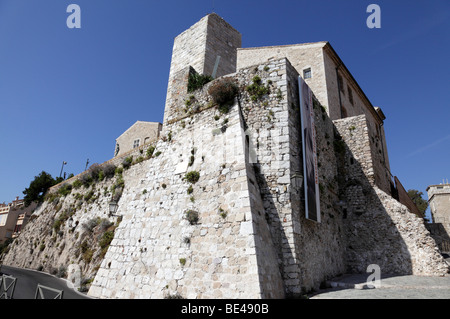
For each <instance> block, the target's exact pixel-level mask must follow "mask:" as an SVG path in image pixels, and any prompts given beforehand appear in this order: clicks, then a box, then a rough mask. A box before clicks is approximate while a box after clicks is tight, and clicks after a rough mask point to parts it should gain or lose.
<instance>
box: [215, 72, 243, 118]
mask: <svg viewBox="0 0 450 319" xmlns="http://www.w3.org/2000/svg"><path fill="white" fill-rule="evenodd" d="M238 92H239V89H238V87H237V85H236V83H235V81H234V80H233V79H230V78H224V79H220V80H217V81H216V82H215V83H214V84H213V85H211V87H210V88H209V90H208V93H209V94H210V95H211V97H212V99H213V102H214V103H215V104H217V105H218V106H219V111H220V113H228V111H229V108H230V106H231V105H232V104H233V102H234V98H235V97H236V96H237V94H238Z"/></svg>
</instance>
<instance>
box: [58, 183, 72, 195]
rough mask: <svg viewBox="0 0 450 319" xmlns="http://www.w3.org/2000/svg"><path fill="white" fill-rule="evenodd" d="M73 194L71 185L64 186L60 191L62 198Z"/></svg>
mask: <svg viewBox="0 0 450 319" xmlns="http://www.w3.org/2000/svg"><path fill="white" fill-rule="evenodd" d="M71 192H72V185H71V184H64V185H62V186H61V187H60V188H59V189H58V193H59V194H60V195H62V196H67V195H69V194H70V193H71Z"/></svg>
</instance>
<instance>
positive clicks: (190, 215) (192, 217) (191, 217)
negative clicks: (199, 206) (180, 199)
mask: <svg viewBox="0 0 450 319" xmlns="http://www.w3.org/2000/svg"><path fill="white" fill-rule="evenodd" d="M185 214H186V219H187V220H188V221H189V224H191V225H196V224H197V223H198V212H196V211H195V210H192V209H190V210H188V211H187V212H186V213H185Z"/></svg>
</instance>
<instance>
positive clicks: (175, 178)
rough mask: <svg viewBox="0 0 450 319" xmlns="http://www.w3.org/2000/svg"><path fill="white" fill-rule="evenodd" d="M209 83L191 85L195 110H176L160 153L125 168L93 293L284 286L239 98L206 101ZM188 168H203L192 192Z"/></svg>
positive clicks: (245, 292)
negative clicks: (225, 107) (227, 104)
mask: <svg viewBox="0 0 450 319" xmlns="http://www.w3.org/2000/svg"><path fill="white" fill-rule="evenodd" d="M206 92H207V87H206V88H204V89H203V90H199V91H198V92H194V93H193V94H192V95H194V97H195V101H196V102H195V105H192V108H193V109H195V110H196V112H192V113H189V112H187V113H186V112H184V111H182V112H181V113H180V114H179V118H178V119H176V120H174V121H172V122H171V123H168V125H167V127H166V132H171V134H170V136H171V137H170V140H169V139H168V140H167V141H166V142H163V141H160V142H158V144H157V145H156V148H157V149H158V150H160V151H161V155H159V157H157V158H155V159H153V160H152V161H151V162H150V161H144V162H142V163H140V164H137V165H134V166H132V167H131V168H130V170H129V171H128V173H127V175H124V177H125V185H126V187H125V190H124V193H123V195H122V198H121V200H120V202H119V211H118V214H121V215H123V221H122V223H121V224H120V227H119V228H118V229H117V231H116V236H115V238H114V240H113V242H112V243H111V247H110V249H109V250H108V253H107V254H106V256H105V260H104V261H103V263H102V266H101V267H100V269H99V271H98V274H97V277H96V279H95V281H94V282H93V286H92V288H91V290H90V295H92V296H96V297H101V298H162V297H167V296H172V295H181V296H183V297H187V298H258V297H270V298H277V297H283V296H284V290H283V283H282V281H281V276H280V273H279V270H278V268H277V267H275V268H274V265H276V264H277V262H276V252H275V249H274V246H273V244H272V243H271V241H270V240H271V239H270V236H268V232H267V231H268V226H267V222H266V219H265V218H264V214H263V211H262V210H261V205H260V204H258V203H261V201H260V199H259V192H258V189H257V185H256V183H255V180H254V179H255V178H254V177H252V175H251V174H249V173H248V167H247V164H246V162H245V147H244V144H245V137H244V135H243V129H242V126H241V123H242V122H241V118H240V114H239V109H238V106H237V105H234V106H233V107H232V108H231V110H230V112H229V113H227V114H225V115H224V114H221V113H220V112H219V111H218V110H217V108H216V107H207V105H206V104H207V102H208V99H209V97H208V96H207V93H206ZM192 95H191V94H189V95H186V96H185V98H186V99H190V98H192V97H191V96H192ZM200 104H202V105H200ZM216 118H217V120H216ZM190 164H191V166H189V165H190ZM187 171H198V172H199V173H200V179H199V181H198V182H196V183H195V184H192V192H191V193H189V194H188V190H189V188H190V186H191V184H190V183H189V182H187V181H185V180H183V177H184V176H185V174H186V172H187ZM189 210H192V211H196V212H198V218H199V220H198V222H197V223H196V224H194V225H191V224H190V223H189V221H188V220H187V218H186V213H187V212H188V211H189Z"/></svg>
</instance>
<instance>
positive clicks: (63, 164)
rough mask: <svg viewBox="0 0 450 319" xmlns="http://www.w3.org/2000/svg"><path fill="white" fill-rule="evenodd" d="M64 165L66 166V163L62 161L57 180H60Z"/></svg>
mask: <svg viewBox="0 0 450 319" xmlns="http://www.w3.org/2000/svg"><path fill="white" fill-rule="evenodd" d="M64 165H67V162H66V161H63V163H62V166H61V172H60V173H59V178H61V175H62V171H63V169H64Z"/></svg>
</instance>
